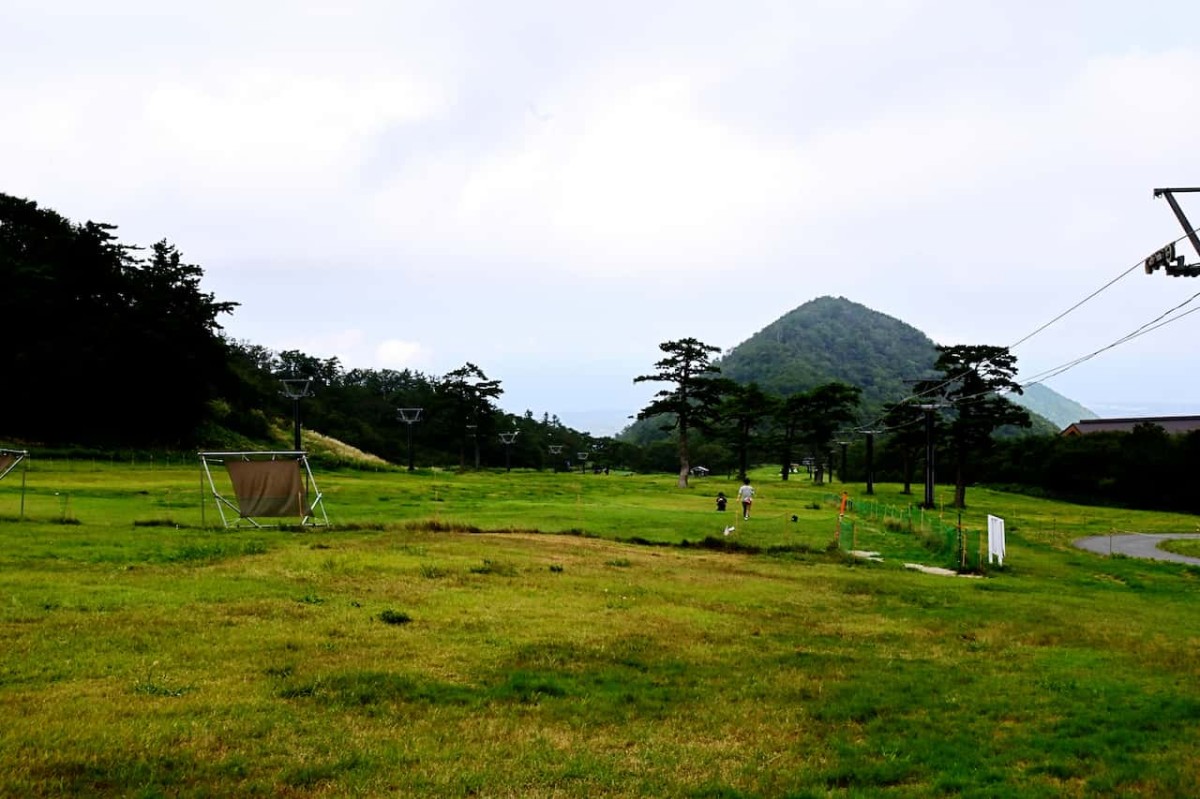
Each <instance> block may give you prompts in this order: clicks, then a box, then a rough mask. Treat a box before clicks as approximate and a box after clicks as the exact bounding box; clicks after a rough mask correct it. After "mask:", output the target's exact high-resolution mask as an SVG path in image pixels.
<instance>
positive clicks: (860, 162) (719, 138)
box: [0, 0, 1200, 434]
mask: <svg viewBox="0 0 1200 799" xmlns="http://www.w3.org/2000/svg"><path fill="white" fill-rule="evenodd" d="M175 7H178V8H180V9H181V10H172V9H173V8H175ZM1198 41H1200V3H1196V2H1194V0H1192V1H1191V2H1182V1H1181V2H1154V1H1153V0H1151V1H1150V2H1140V3H1131V2H1104V1H1103V0H1088V1H1087V2H1085V1H1084V0H1064V2H1055V0H1036V1H1034V0H997V1H996V2H972V0H936V1H929V2H925V1H923V0H874V1H868V0H862V1H860V2H856V1H855V0H821V1H819V2H814V1H812V0H794V1H793V2H759V1H758V0H736V1H732V0H731V1H730V2H724V1H722V2H711V1H710V2H704V0H698V1H696V2H654V1H653V0H636V2H625V0H606V2H603V3H598V2H590V3H582V2H571V1H570V0H555V1H553V2H533V1H529V0H506V2H483V1H482V0H479V1H478V2H450V1H448V0H437V1H436V2H406V0H379V1H378V2H374V1H364V2H355V1H354V0H336V2H335V1H334V0H329V2H259V1H258V0H250V1H249V2H246V1H245V0H242V2H236V3H234V2H227V0H209V1H208V2H205V3H189V4H186V7H185V6H184V5H183V4H175V3H171V2H169V0H168V2H164V1H163V0H155V1H154V2H140V1H139V2H130V1H127V0H109V1H108V2H104V3H96V2H91V1H90V0H89V1H88V2H83V1H82V0H81V1H80V2H57V1H56V0H36V2H32V1H29V0H15V1H14V0H0V74H3V76H4V77H3V80H0V108H2V109H3V123H2V124H0V191H4V192H6V193H9V194H15V195H17V196H20V197H25V198H28V199H31V200H35V201H36V202H38V203H39V204H40V205H42V206H45V207H48V208H52V209H53V210H55V211H57V212H59V213H60V214H62V215H64V216H66V217H68V218H70V219H72V220H74V221H77V222H83V221H86V220H89V219H91V220H96V221H104V222H110V223H113V224H116V225H117V226H118V235H119V236H120V238H121V239H122V240H123V241H125V242H126V243H130V244H143V245H148V244H151V243H153V242H154V241H157V240H159V239H162V238H166V239H168V240H169V241H170V242H172V243H173V244H175V245H176V246H178V247H179V248H180V250H181V251H182V252H183V254H184V257H185V259H186V260H187V261H189V262H191V263H195V264H198V265H200V266H201V267H202V268H203V269H204V272H205V280H204V288H205V289H206V290H208V291H211V292H214V293H215V294H216V295H217V298H218V299H220V300H228V301H235V302H239V303H241V305H240V307H239V308H238V309H237V310H236V312H235V313H234V314H233V315H232V316H231V317H227V318H226V319H225V326H226V330H227V332H228V333H229V334H230V335H231V336H233V337H234V338H237V339H245V340H249V341H252V342H254V343H256V344H262V345H264V346H267V347H270V348H272V349H275V350H284V349H300V350H303V351H304V352H306V353H309V354H311V355H315V356H318V357H321V358H329V357H334V356H336V357H338V358H339V359H340V360H341V362H342V364H343V365H344V366H345V367H347V368H351V367H364V368H391V369H403V368H413V369H417V370H420V371H422V372H424V373H426V374H432V375H439V374H443V373H445V372H448V371H450V370H452V369H454V368H456V367H458V366H461V365H462V364H463V363H464V362H466V361H472V362H474V363H476V364H478V365H479V366H480V367H481V368H482V369H483V370H484V371H485V372H486V373H487V375H488V376H489V377H491V378H496V379H499V380H501V381H502V382H503V387H504V389H505V394H504V396H503V397H502V398H501V402H500V404H501V406H502V407H504V408H505V409H506V410H509V411H512V412H516V413H520V412H523V411H524V410H526V409H529V410H532V411H533V412H534V413H535V414H537V415H538V416H541V414H542V413H543V412H549V413H552V414H557V415H558V416H559V417H560V418H562V420H563V421H564V422H565V423H567V424H569V425H571V426H573V427H577V428H580V429H584V430H590V431H591V432H593V433H596V434H603V433H612V432H615V431H616V430H618V429H619V428H620V427H622V426H623V425H624V424H625V422H626V417H627V416H628V415H630V414H633V413H636V411H637V410H638V409H639V408H640V407H642V406H643V405H644V404H645V403H646V401H647V400H648V399H649V397H650V395H651V394H652V393H653V391H654V390H656V388H658V387H657V386H654V385H652V384H641V385H637V386H635V385H633V383H632V378H633V377H635V376H636V375H638V374H643V373H647V372H650V371H652V366H653V363H654V362H655V361H656V360H657V359H658V358H659V356H660V352H659V350H658V346H657V345H658V344H659V342H662V341H665V340H668V339H676V338H683V337H687V336H693V337H696V338H698V339H701V340H702V341H705V342H707V343H710V344H713V345H715V346H719V347H721V348H722V349H729V348H732V347H734V346H736V345H737V344H739V343H741V342H742V341H744V340H746V339H747V338H749V337H750V336H752V335H753V334H754V333H756V332H757V331H758V330H760V329H762V328H763V327H765V326H766V325H768V324H770V323H771V322H772V321H774V320H775V319H777V318H778V317H779V316H781V315H783V314H785V313H787V312H788V311H790V310H792V309H793V308H796V307H797V306H799V305H801V304H803V303H805V302H807V301H808V300H811V299H813V298H815V297H819V296H823V295H833V296H843V297H846V298H847V299H850V300H853V301H855V302H858V303H862V304H863V305H866V306H868V307H870V308H872V309H874V310H877V311H880V312H882V313H885V314H888V315H890V316H894V317H896V318H899V319H901V320H903V321H905V322H908V323H909V324H912V325H914V326H915V327H917V328H919V329H921V330H923V331H925V332H926V333H927V334H929V335H930V336H931V337H932V338H933V339H934V340H935V341H937V342H938V343H942V344H958V343H967V344H996V345H1009V344H1012V343H1014V342H1016V341H1018V340H1020V339H1021V338H1023V337H1025V336H1026V335H1027V334H1028V333H1030V332H1032V331H1033V330H1035V329H1036V328H1038V327H1039V326H1041V325H1042V324H1044V323H1046V322H1048V321H1049V320H1051V319H1053V318H1054V317H1055V316H1057V315H1058V314H1059V313H1061V312H1062V311H1064V310H1066V309H1067V308H1069V307H1070V306H1072V305H1074V304H1075V303H1076V302H1078V301H1080V300H1082V299H1084V298H1085V297H1086V296H1087V295H1088V294H1090V293H1091V292H1093V291H1095V290H1096V289H1098V288H1100V287H1101V286H1103V285H1104V284H1105V283H1107V282H1109V281H1110V280H1112V279H1114V278H1116V277H1117V276H1118V275H1121V274H1122V273H1124V272H1126V270H1129V269H1130V267H1132V266H1134V265H1135V264H1140V262H1141V261H1142V259H1143V258H1145V257H1146V256H1147V255H1148V254H1150V253H1151V252H1152V251H1153V250H1155V249H1157V248H1158V247H1160V246H1162V245H1163V244H1165V243H1167V242H1168V241H1172V240H1174V239H1176V238H1178V237H1179V236H1181V235H1182V232H1183V231H1182V229H1181V227H1180V225H1179V224H1178V222H1177V221H1176V220H1175V218H1174V216H1173V215H1172V214H1171V211H1170V209H1169V206H1168V205H1167V204H1166V202H1165V201H1164V200H1163V199H1153V198H1152V190H1153V189H1154V188H1157V187H1175V186H1200V159H1198V157H1197V155H1198V154H1197V131H1198V130H1200V124H1198V123H1200V47H1198V46H1197V44H1196V42H1198ZM1180 199H1181V201H1182V205H1183V208H1184V210H1185V212H1187V213H1189V216H1190V217H1191V219H1192V222H1193V223H1194V224H1200V194H1196V195H1181V196H1180ZM1179 251H1180V253H1182V254H1186V255H1187V256H1188V261H1189V263H1190V262H1193V261H1195V260H1198V258H1197V253H1195V252H1194V251H1193V250H1192V248H1191V247H1190V246H1187V245H1186V242H1185V243H1184V244H1181V245H1180V250H1179ZM1196 292H1200V279H1187V278H1170V277H1167V276H1166V275H1164V274H1163V273H1162V272H1158V273H1156V274H1154V275H1146V274H1145V273H1144V272H1143V270H1142V269H1141V267H1140V266H1139V267H1138V268H1137V269H1136V270H1134V271H1133V272H1132V273H1130V274H1129V275H1127V276H1126V277H1124V278H1123V279H1121V280H1119V281H1118V282H1117V283H1115V284H1114V285H1113V286H1112V287H1111V288H1109V289H1108V290H1106V291H1105V292H1103V293H1102V294H1100V295H1099V296H1098V297H1096V298H1095V299H1093V300H1091V301H1089V302H1087V303H1086V304H1084V305H1083V306H1082V307H1081V308H1080V309H1079V310H1078V311H1076V312H1074V313H1072V314H1070V315H1069V316H1067V317H1066V318H1064V319H1063V320H1062V321H1060V322H1058V323H1057V324H1055V325H1053V326H1052V327H1050V328H1048V329H1047V330H1046V331H1044V332H1042V333H1040V334H1038V335H1037V336H1034V337H1033V338H1031V339H1029V340H1028V341H1026V342H1024V343H1022V344H1021V345H1020V346H1018V347H1017V348H1016V349H1015V353H1016V355H1017V356H1018V359H1019V364H1020V367H1021V370H1022V375H1023V376H1026V377H1028V376H1033V375H1035V374H1037V373H1039V372H1042V371H1044V370H1047V369H1050V368H1052V367H1056V366H1058V365H1060V364H1064V363H1066V362H1069V361H1071V360H1073V359H1075V358H1077V357H1079V356H1081V355H1085V354H1087V353H1089V352H1092V351H1093V350H1096V349H1099V348H1101V347H1105V346H1106V345H1108V344H1111V343H1113V342H1114V341H1116V340H1117V339H1119V338H1121V337H1122V336H1124V335H1125V334H1127V333H1129V332H1131V331H1133V330H1135V329H1137V328H1138V327H1139V326H1141V325H1143V324H1145V323H1147V322H1149V321H1151V320H1152V319H1154V318H1155V317H1157V316H1159V315H1160V314H1161V313H1163V312H1164V311H1166V310H1167V309H1169V308H1172V307H1174V306H1177V305H1179V304H1180V303H1183V302H1185V301H1186V300H1188V299H1189V298H1190V297H1191V296H1192V295H1193V294H1194V293H1196ZM1197 305H1200V303H1197ZM1191 307H1192V306H1190V305H1189V306H1185V307H1184V309H1183V310H1188V309H1190V308H1191ZM1198 331H1200V314H1196V315H1194V316H1189V317H1186V318H1184V319H1182V320H1181V321H1179V322H1178V323H1174V324H1170V325H1168V326H1166V327H1164V328H1162V329H1161V330H1158V331H1155V332H1152V333H1149V334H1147V335H1144V336H1141V337H1140V338H1138V339H1136V340H1134V341H1131V342H1129V343H1127V344H1124V345H1122V346H1120V347H1117V348H1115V349H1113V350H1111V351H1109V352H1107V353H1105V354H1103V355H1101V356H1098V357H1096V358H1094V359H1092V360H1090V361H1087V362H1086V363H1083V364H1081V365H1079V366H1077V367H1075V368H1074V369H1071V370H1070V371H1067V372H1065V373H1063V374H1062V375H1060V376H1058V377H1055V378H1053V379H1052V380H1050V381H1048V382H1047V385H1049V386H1050V387H1051V388H1053V389H1055V390H1056V391H1058V392H1060V393H1062V394H1065V395H1066V396H1068V397H1070V398H1072V399H1075V400H1077V401H1080V402H1082V403H1084V404H1085V405H1088V406H1089V407H1091V408H1092V409H1093V410H1096V411H1097V412H1099V413H1101V414H1102V415H1119V414H1120V415H1123V414H1130V415H1134V414H1138V413H1159V412H1173V413H1188V412H1191V413H1200V370H1197V368H1196V364H1197V357H1196V352H1197V348H1198V345H1197V341H1198V338H1200V337H1198V335H1197V333H1198Z"/></svg>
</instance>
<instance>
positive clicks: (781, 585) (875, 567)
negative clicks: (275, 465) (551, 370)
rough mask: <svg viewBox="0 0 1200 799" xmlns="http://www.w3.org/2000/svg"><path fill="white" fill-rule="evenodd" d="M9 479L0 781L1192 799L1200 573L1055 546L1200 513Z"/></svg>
mask: <svg viewBox="0 0 1200 799" xmlns="http://www.w3.org/2000/svg"><path fill="white" fill-rule="evenodd" d="M13 477H14V475H10V476H9V478H8V479H6V480H5V481H3V482H0V519H2V521H0V630H2V631H3V641H4V646H3V648H0V714H2V721H3V724H2V725H0V795H6V796H69V795H111V796H143V797H152V796H172V797H173V796H367V797H385V796H387V797H391V796H512V797H568V796H579V797H583V796H629V797H633V796H678V797H767V796H791V797H806V796H813V797H815V796H931V795H932V796H938V795H963V796H988V797H993V796H1013V797H1018V796H1019V797H1027V796H1046V797H1052V796H1053V797H1057V796H1096V795H1121V796H1136V795H1144V796H1194V795H1197V794H1200V776H1198V772H1197V769H1196V760H1195V752H1196V751H1197V744H1198V743H1200V740H1198V738H1200V687H1198V680H1197V678H1198V677H1200V663H1198V662H1197V658H1196V652H1197V645H1198V644H1200V613H1198V612H1197V610H1196V603H1197V599H1198V598H1200V569H1196V568H1194V567H1189V566H1185V565H1178V564H1168V563H1152V562H1143V561H1135V560H1131V559H1127V558H1119V557H1118V558H1103V557H1098V556H1096V555H1091V554H1088V553H1084V552H1081V551H1079V550H1076V549H1075V548H1073V547H1072V546H1071V541H1072V540H1073V539H1074V538H1078V537H1082V536H1084V535H1097V534H1104V533H1108V532H1112V531H1141V532H1195V531H1196V527H1197V519H1196V518H1195V517H1190V516H1181V515H1171V514H1154V513H1135V512H1128V511H1119V510H1115V509H1102V508H1089V507H1082V506H1072V505H1066V504H1061V503H1051V502H1046V501H1042V500H1036V499H1030V498H1026V497H1019V496H1015V495H1010V494H1002V493H995V492H989V491H985V490H981V489H972V490H970V491H969V492H968V497H967V498H968V502H969V503H970V504H971V507H970V509H969V510H968V511H967V512H966V513H964V515H963V522H962V524H963V527H964V529H965V531H966V532H965V536H964V537H965V538H966V539H968V540H970V541H974V542H977V540H978V537H979V533H980V531H981V529H982V525H983V522H984V519H985V517H986V514H988V513H993V514H995V515H998V516H1001V517H1004V518H1005V520H1006V524H1007V527H1008V559H1007V560H1006V562H1005V565H1004V566H1003V567H1002V568H1001V567H997V566H991V567H988V566H987V565H986V563H985V564H983V566H982V569H979V570H978V571H981V572H982V573H983V575H982V576H975V577H938V576H933V575H928V574H923V573H920V572H916V571H911V570H908V569H906V568H905V567H904V564H905V563H910V562H915V563H923V564H926V565H937V566H947V565H953V564H954V561H955V557H956V556H955V554H954V553H953V552H946V551H934V550H932V549H930V548H929V547H928V546H927V545H926V544H925V543H924V541H925V539H926V538H932V539H936V538H937V536H936V535H923V534H922V532H921V514H920V513H919V512H916V513H915V514H914V515H913V516H906V517H904V518H905V519H906V520H907V519H915V523H914V529H913V530H912V531H911V532H910V531H909V530H908V522H907V521H906V522H905V523H899V522H897V521H896V520H897V519H898V518H900V515H901V514H902V513H907V512H908V506H909V504H910V503H911V502H912V501H914V500H916V499H919V497H910V496H905V495H902V494H900V493H899V490H898V486H891V485H884V486H879V487H878V491H877V495H876V496H875V497H873V498H868V497H864V496H863V495H862V486H861V485H857V484H850V485H847V486H845V488H846V489H847V490H848V491H849V493H850V495H851V498H852V499H854V500H855V502H856V505H857V506H858V507H859V508H860V509H861V510H860V511H856V512H854V513H851V514H849V515H848V516H847V518H846V519H845V520H843V524H842V525H841V526H840V530H841V536H840V539H839V540H836V541H835V533H836V532H837V531H838V530H839V525H838V519H837V504H836V502H837V495H838V494H840V492H841V490H842V489H843V486H842V485H841V484H840V483H835V484H834V485H833V486H832V487H820V486H812V485H811V483H809V482H808V481H807V479H799V478H802V477H803V476H802V475H801V476H795V477H794V478H793V479H792V480H789V481H788V482H787V483H786V484H785V483H781V482H780V481H779V479H778V477H774V476H771V475H770V474H769V473H768V472H767V471H765V470H764V471H763V472H762V473H760V474H756V475H755V477H756V480H755V484H756V486H757V487H758V489H759V499H758V501H757V502H756V503H755V508H754V514H753V518H752V519H750V520H749V521H742V520H741V519H740V515H736V516H735V514H733V513H732V512H731V511H727V512H725V513H723V514H722V513H717V512H716V511H715V505H714V497H715V495H716V492H717V491H718V490H724V491H725V493H726V494H727V495H732V492H733V489H734V488H735V484H734V483H733V482H731V481H728V480H725V479H714V478H709V479H705V480H701V481H696V482H694V484H693V487H692V488H690V489H687V490H680V489H677V488H675V487H674V478H673V477H671V476H620V475H617V474H610V475H591V474H587V475H580V474H578V473H574V474H550V473H541V474H539V473H532V472H512V473H478V474H475V473H472V474H463V475H456V474H451V473H445V472H430V471H421V472H417V473H414V474H407V473H404V472H401V471H387V472H368V471H364V472H358V471H350V470H346V471H336V472H326V473H323V472H321V471H317V473H316V478H317V482H318V484H319V485H320V488H321V490H322V491H323V492H324V494H325V498H326V502H327V505H328V511H329V516H330V519H331V521H332V522H333V526H332V527H330V528H325V529H305V530H299V529H295V528H285V529H262V530H260V529H254V528H247V527H242V528H239V529H234V530H225V529H220V528H216V527H213V526H212V525H214V523H215V522H216V521H217V519H218V517H217V515H216V511H215V509H214V508H213V506H212V505H211V502H210V503H208V505H207V507H206V508H205V510H204V512H203V515H202V513H201V509H200V497H201V482H200V472H199V468H198V467H190V466H189V467H186V468H185V467H179V466H173V467H166V468H164V467H159V468H154V469H151V468H148V467H134V466H129V465H114V464H102V463H101V464H95V463H90V462H75V463H72V462H59V463H53V464H51V463H38V462H35V463H34V464H33V468H32V469H31V471H30V472H29V473H28V482H27V494H26V499H25V515H26V519H25V520H24V521H19V520H17V517H18V516H19V515H20V510H19V506H20V498H19V491H18V489H19V482H14V481H13ZM942 493H944V494H945V495H946V496H949V489H948V488H947V489H945V491H944V492H943V491H942V489H941V488H940V487H939V496H941V494H942ZM872 502H873V503H877V504H878V506H879V508H881V510H880V509H877V510H874V511H873V512H871V513H868V512H866V509H867V508H868V507H871V506H870V504H869V503H872ZM793 515H794V516H796V517H797V520H796V521H792V516H793ZM202 520H203V522H204V523H205V524H207V525H208V526H207V527H206V526H202ZM934 521H938V522H940V523H942V524H950V525H957V523H958V514H957V513H952V512H950V511H948V510H947V511H942V512H927V513H926V518H925V523H926V527H929V526H932V525H933V523H934ZM727 526H735V527H736V530H735V531H733V532H732V533H731V534H730V535H729V536H725V535H724V529H725V527H727ZM851 548H858V549H864V550H871V551H876V552H879V553H880V557H881V558H882V562H872V561H865V560H861V559H858V558H854V557H851V556H850V555H848V554H847V550H849V549H851ZM969 554H970V558H971V564H970V565H972V566H977V565H978V563H977V561H978V556H977V551H976V550H975V549H972V550H970V553H969Z"/></svg>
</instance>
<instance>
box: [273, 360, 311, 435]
mask: <svg viewBox="0 0 1200 799" xmlns="http://www.w3.org/2000/svg"><path fill="white" fill-rule="evenodd" d="M280 382H281V383H283V395H284V396H285V397H287V398H288V399H290V400H291V401H292V433H293V436H292V439H293V444H294V447H293V449H295V451H296V452H301V451H302V450H301V448H300V400H302V399H304V398H305V397H310V396H312V393H311V392H310V391H309V386H310V385H312V378H311V377H285V378H282V379H281V380H280Z"/></svg>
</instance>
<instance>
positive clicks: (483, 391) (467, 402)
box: [438, 361, 504, 469]
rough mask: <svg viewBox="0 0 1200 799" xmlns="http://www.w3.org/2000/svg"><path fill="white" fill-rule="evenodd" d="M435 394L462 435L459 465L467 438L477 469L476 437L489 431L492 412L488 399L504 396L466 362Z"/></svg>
mask: <svg viewBox="0 0 1200 799" xmlns="http://www.w3.org/2000/svg"><path fill="white" fill-rule="evenodd" d="M438 393H439V395H440V396H441V398H442V400H443V402H444V403H445V405H446V409H447V410H448V418H449V419H452V420H454V421H457V422H458V423H459V425H460V430H461V432H462V447H461V448H460V450H459V466H460V467H465V466H466V442H467V439H468V438H470V439H471V440H472V446H473V449H474V453H475V468H476V469H478V468H479V437H480V436H483V435H486V434H487V433H489V432H490V431H491V429H492V427H493V426H494V425H493V417H494V414H495V412H496V407H495V405H493V404H492V400H494V399H496V398H497V397H499V396H500V395H501V394H503V393H504V390H503V389H502V388H500V381H499V380H491V379H489V378H488V376H487V375H485V374H484V373H483V370H482V369H480V368H479V367H478V366H476V365H475V364H473V363H471V362H470V361H468V362H467V363H465V364H463V365H462V366H460V367H459V368H457V369H455V370H454V371H452V372H447V373H446V374H445V375H444V376H443V377H442V379H441V380H440V381H439V382H438Z"/></svg>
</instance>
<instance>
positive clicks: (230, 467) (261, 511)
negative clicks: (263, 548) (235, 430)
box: [199, 450, 329, 529]
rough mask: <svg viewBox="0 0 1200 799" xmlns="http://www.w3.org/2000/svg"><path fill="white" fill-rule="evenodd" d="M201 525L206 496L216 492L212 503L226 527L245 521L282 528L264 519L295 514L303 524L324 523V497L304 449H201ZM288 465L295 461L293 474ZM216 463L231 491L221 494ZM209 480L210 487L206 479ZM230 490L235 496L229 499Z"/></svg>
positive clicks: (325, 520) (256, 524)
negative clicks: (235, 450)
mask: <svg viewBox="0 0 1200 799" xmlns="http://www.w3.org/2000/svg"><path fill="white" fill-rule="evenodd" d="M199 455H200V465H201V486H200V520H201V521H200V523H201V525H202V526H207V522H206V520H205V518H204V495H205V493H206V492H208V493H211V494H212V499H213V504H214V505H215V506H216V508H217V513H218V514H219V515H220V517H221V524H222V526H224V527H225V528H226V529H229V528H230V527H240V526H241V524H242V522H246V523H248V524H250V525H252V526H254V527H258V528H264V527H279V526H280V525H282V524H283V522H282V521H280V522H277V523H265V522H263V521H260V520H261V519H285V518H295V519H296V520H297V522H298V524H300V526H302V527H325V526H328V524H329V516H328V515H327V514H326V512H325V497H324V495H323V494H322V493H321V491H320V489H319V488H317V481H316V479H315V478H314V477H313V473H312V467H311V466H310V465H309V462H308V455H307V453H305V452H298V451H295V450H284V451H277V452H276V451H269V452H201V453H199ZM290 464H295V471H294V472H293V471H292V469H291V467H290ZM213 466H224V467H225V469H224V471H225V474H226V475H227V477H228V478H229V489H228V490H227V491H226V492H225V493H222V490H221V489H220V488H218V486H217V481H216V479H215V478H214V477H213V469H212V467H213ZM205 482H207V488H205V485H204V483H205ZM229 494H232V498H230V496H229Z"/></svg>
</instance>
